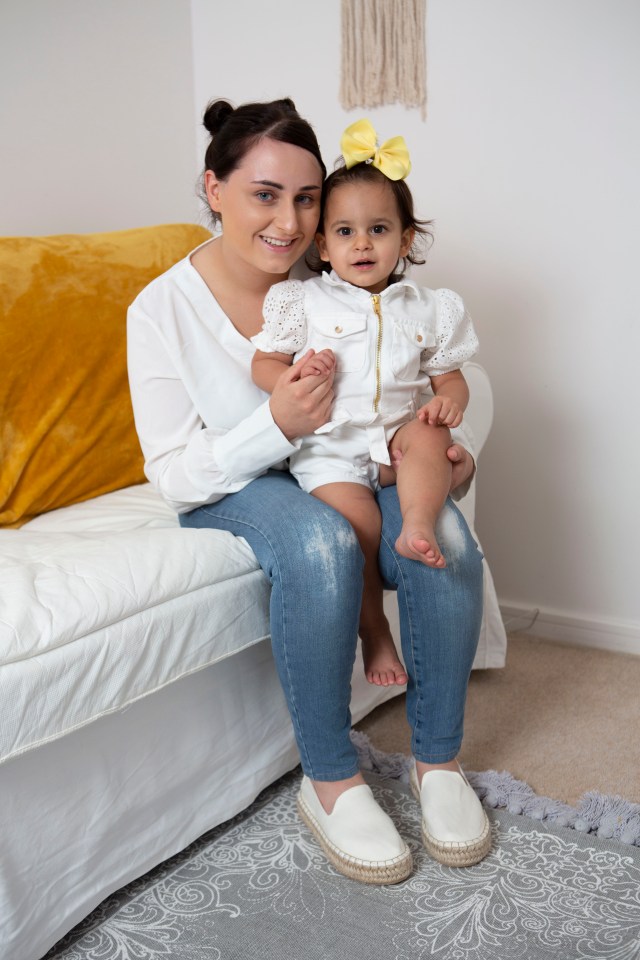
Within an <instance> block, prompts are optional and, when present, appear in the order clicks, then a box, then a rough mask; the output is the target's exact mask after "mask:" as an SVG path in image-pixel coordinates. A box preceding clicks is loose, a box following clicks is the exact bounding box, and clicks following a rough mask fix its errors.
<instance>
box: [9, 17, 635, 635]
mask: <svg viewBox="0 0 640 960" xmlns="http://www.w3.org/2000/svg"><path fill="white" fill-rule="evenodd" d="M190 26H191V29H192V34H191V36H190V35H189V30H190ZM639 27H640V7H638V6H637V4H636V2H635V0H615V2H612V3H609V4H604V3H601V2H597V0H562V2H561V3H559V2H558V0H522V2H520V3H514V2H513V0H483V2H482V3H478V2H477V0H429V3H428V10H427V28H428V88H429V89H428V95H429V107H428V118H427V121H426V123H423V122H422V121H421V120H420V116H419V113H418V112H417V111H408V110H405V109H404V108H403V107H401V106H392V107H385V108H383V109H379V110H372V111H366V113H367V114H368V115H369V116H370V117H371V118H372V120H373V122H374V124H375V125H376V127H377V128H378V130H379V132H380V135H381V136H382V137H383V138H386V137H387V136H392V135H395V134H397V133H402V134H403V135H404V136H405V137H406V139H407V141H408V143H409V146H410V149H411V153H412V158H413V163H414V171H413V173H412V174H411V178H410V181H409V182H410V185H411V187H412V189H413V191H414V194H415V197H416V202H417V208H418V210H419V212H420V214H421V215H423V216H427V217H433V218H434V219H435V220H436V243H435V246H434V248H433V250H432V253H431V255H430V257H429V263H428V264H427V266H426V267H424V268H421V269H420V271H419V272H418V274H417V278H418V279H419V280H420V281H421V282H424V283H427V284H429V285H430V286H434V287H436V286H443V285H447V286H451V287H453V288H454V289H456V290H458V291H459V292H460V293H461V294H462V295H463V296H464V297H465V300H466V301H467V302H468V304H469V306H470V308H471V310H472V313H473V315H474V318H475V320H476V325H477V327H478V331H479V334H480V337H481V341H482V348H481V353H480V356H479V359H480V360H481V362H482V363H483V364H484V365H485V366H486V367H487V369H488V370H489V373H490V375H491V379H492V383H493V387H494V391H495V400H496V418H495V426H494V429H493V432H492V435H491V437H490V439H489V442H488V444H487V447H486V448H485V451H484V453H483V456H482V462H481V469H480V475H479V482H478V495H479V502H478V510H477V525H478V530H479V533H480V536H481V539H482V542H483V546H484V548H485V551H486V553H487V556H488V558H489V560H490V563H491V567H492V570H493V574H494V578H495V580H496V586H497V589H498V593H499V596H500V598H501V600H503V602H504V603H505V604H507V605H511V606H513V607H515V608H518V607H520V608H533V607H539V608H541V609H542V611H543V618H546V619H545V623H546V628H545V632H547V633H551V634H552V633H553V625H554V622H555V623H556V624H558V623H561V624H562V623H564V626H565V627H566V626H567V624H569V625H572V626H571V629H572V630H573V633H574V634H576V635H579V634H580V631H582V633H583V634H585V631H587V629H588V626H589V625H592V626H593V628H594V631H595V633H596V634H597V635H598V636H600V635H604V636H605V637H606V636H613V635H614V634H615V633H616V631H617V634H618V635H620V636H621V635H626V636H627V637H631V638H632V639H633V642H636V641H637V648H638V650H639V651H640V590H638V588H637V579H638V578H637V573H636V569H637V564H636V560H635V549H634V548H635V543H636V541H637V540H638V534H639V533H640V529H639V527H640V524H639V521H638V508H637V503H638V499H637V496H636V495H635V494H634V490H635V487H636V486H637V481H636V477H637V476H638V474H639V473H640V456H639V453H638V443H637V440H636V437H637V435H638V429H637V426H636V423H635V420H634V419H633V417H634V415H635V416H637V413H638V403H637V400H636V395H637V391H636V388H635V386H634V385H633V384H634V374H635V358H636V356H637V355H638V353H639V347H640V344H639V342H638V340H639V337H638V326H639V325H638V323H637V322H636V321H635V316H634V312H635V283H634V282H633V281H632V278H634V280H635V277H634V266H635V263H634V261H635V259H636V255H637V251H638V242H637V224H638V223H639V222H640V217H639V215H638V214H639V213H640V211H639V210H638V206H639V200H638V197H639V192H638V185H637V180H638V174H637V170H638V169H639V168H640V164H639V160H640V157H639V153H640V150H639V146H640V134H639V131H638V121H637V116H638V109H637V104H638V92H639V83H638V81H639V79H640V78H639V72H640V68H639V65H638V63H639V59H640V58H638V57H637V56H636V51H635V46H636V38H637V36H638V35H639V32H638V28H639ZM339 37H340V0H325V2H324V3H323V4H322V6H321V7H319V6H318V5H317V4H316V3H313V4H312V3H310V2H308V0H307V2H304V0H279V2H278V3H277V4H274V5H272V6H271V7H266V6H265V5H264V4H263V3H260V2H258V0H234V3H232V4H229V3H227V4H222V3H216V2H214V0H190V2H189V0H134V2H131V0H110V2H109V3H108V4H107V3H105V4H98V3H97V2H96V0H91V2H89V0H6V2H5V3H3V4H2V6H1V7H0V83H1V84H2V91H3V94H2V106H1V107H0V109H1V110H2V114H1V115H0V156H1V157H2V178H1V179H0V218H1V224H0V229H1V230H2V232H3V233H18V234H28V233H57V232H64V231H91V230H104V229H115V228H123V227H129V226H138V225H144V224H152V223H161V222H167V221H171V220H195V219H198V217H199V214H198V212H197V207H196V204H195V201H194V188H195V182H196V179H197V175H198V173H199V170H200V166H201V160H202V147H203V143H204V141H203V139H202V135H201V132H200V130H199V121H200V118H201V115H202V111H203V109H204V107H205V105H206V103H207V101H208V100H209V99H210V98H212V97H214V96H226V97H228V98H230V99H232V100H233V101H235V102H241V101H243V100H247V99H270V98H272V97H276V96H283V95H290V96H292V97H293V98H294V99H295V101H296V103H297V104H298V107H299V109H300V111H301V112H302V113H303V114H304V115H306V116H308V117H310V118H311V119H312V120H313V122H314V124H315V126H316V130H317V132H318V135H319V138H320V142H321V145H322V147H323V151H324V154H325V157H326V159H327V161H328V162H329V163H328V165H329V166H331V164H332V162H333V159H334V158H335V157H336V155H337V153H338V143H339V136H340V133H341V131H342V129H343V128H344V126H345V125H346V124H347V123H348V122H351V121H352V120H354V119H357V117H359V116H360V115H362V113H363V112H364V111H353V112H351V113H349V114H346V113H344V111H342V109H341V108H340V106H339V103H338V90H339V62H340V43H339ZM632 283H633V286H632ZM632 361H633V362H634V369H633V370H632ZM563 618H564V620H563ZM607 631H609V633H607ZM570 638H571V637H570Z"/></svg>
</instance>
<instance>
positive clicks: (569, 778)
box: [357, 635, 640, 804]
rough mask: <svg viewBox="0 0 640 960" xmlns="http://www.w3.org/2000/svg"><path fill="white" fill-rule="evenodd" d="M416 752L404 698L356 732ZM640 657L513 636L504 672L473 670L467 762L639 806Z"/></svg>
mask: <svg viewBox="0 0 640 960" xmlns="http://www.w3.org/2000/svg"><path fill="white" fill-rule="evenodd" d="M357 729H358V730H362V731H364V732H365V733H366V734H368V736H369V737H370V738H371V741H372V743H373V744H374V745H375V746H376V747H378V748H379V749H381V750H385V751H388V752H392V753H395V752H400V753H409V752H410V732H409V728H408V725H407V722H406V719H405V714H404V695H402V696H400V697H396V698H395V699H394V700H392V701H390V702H389V703H386V704H383V705H382V706H381V707H378V709H377V710H375V711H374V712H373V713H372V714H370V715H369V716H368V717H366V718H365V719H364V720H363V721H361V722H360V723H359V724H357ZM639 744H640V657H635V656H632V655H627V654H619V653H607V652H605V651H602V650H589V649H585V648H584V647H580V648H578V647H570V646H565V645H562V644H558V643H554V642H552V641H547V640H538V639H532V638H528V637H522V636H515V635H511V636H510V638H509V648H508V652H507V664H506V667H505V668H504V669H502V670H480V671H474V672H473V674H472V676H471V681H470V685H469V697H468V700H467V712H466V718H465V737H464V742H463V745H462V751H461V754H460V759H461V761H462V763H463V764H464V765H465V766H466V767H467V768H468V769H469V770H476V771H481V770H498V771H502V770H507V771H508V772H509V773H511V774H512V775H513V776H514V777H516V778H517V779H519V780H524V781H526V782H527V783H528V784H529V785H530V786H531V787H533V789H534V790H535V791H536V793H538V794H541V795H543V796H547V797H552V798H553V799H555V800H564V801H565V802H566V803H570V804H575V803H576V802H577V801H578V799H579V797H580V796H581V795H582V794H583V793H585V792H586V791H587V790H597V791H599V792H600V793H606V794H618V795H620V796H622V797H624V798H625V799H627V800H631V801H634V802H635V803H640V747H639Z"/></svg>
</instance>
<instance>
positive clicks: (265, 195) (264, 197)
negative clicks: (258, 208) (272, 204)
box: [256, 190, 273, 200]
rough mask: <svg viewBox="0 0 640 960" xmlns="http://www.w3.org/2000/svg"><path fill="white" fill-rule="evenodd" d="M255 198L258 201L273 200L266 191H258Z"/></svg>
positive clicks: (270, 194)
mask: <svg viewBox="0 0 640 960" xmlns="http://www.w3.org/2000/svg"><path fill="white" fill-rule="evenodd" d="M256 197H257V198H258V200H273V194H272V193H270V192H269V191H268V190H259V191H258V193H256Z"/></svg>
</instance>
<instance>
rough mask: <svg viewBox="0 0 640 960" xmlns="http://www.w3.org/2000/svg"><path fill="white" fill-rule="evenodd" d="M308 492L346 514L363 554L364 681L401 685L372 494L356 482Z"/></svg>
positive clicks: (403, 679)
mask: <svg viewBox="0 0 640 960" xmlns="http://www.w3.org/2000/svg"><path fill="white" fill-rule="evenodd" d="M312 492H313V495H314V497H317V498H318V499H319V500H322V501H323V502H324V503H328V504H329V506H331V507H333V508H334V509H335V510H337V511H338V512H339V513H341V514H342V516H343V517H346V519H347V520H348V521H349V523H350V524H351V526H352V527H353V529H354V530H355V533H356V536H357V538H358V541H359V543H360V547H361V548H362V552H363V554H364V584H363V591H362V609H361V612H360V636H361V638H362V655H363V658H364V672H365V674H366V677H367V680H368V681H369V683H376V684H378V685H379V686H383V687H386V686H389V684H391V683H398V684H401V685H402V684H405V683H406V682H407V680H408V677H407V673H406V671H405V669H404V667H403V666H402V664H401V662H400V660H399V659H398V654H397V652H396V648H395V645H394V643H393V638H392V636H391V629H390V627H389V621H388V620H387V618H386V616H385V614H384V610H383V607H382V580H381V579H380V573H379V572H378V551H379V549H380V530H381V528H382V520H381V517H380V511H379V510H378V505H377V503H376V501H375V497H374V495H373V493H372V492H371V490H370V489H369V487H365V486H363V485H362V484H360V483H325V484H323V485H322V486H321V487H316V488H315V490H313V491H312Z"/></svg>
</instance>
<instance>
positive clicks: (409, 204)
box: [307, 163, 433, 283]
mask: <svg viewBox="0 0 640 960" xmlns="http://www.w3.org/2000/svg"><path fill="white" fill-rule="evenodd" d="M350 183H386V184H388V185H389V187H391V190H392V191H393V195H394V197H395V200H396V205H397V207H398V214H399V216H400V224H401V226H402V230H403V231H404V230H408V229H411V230H414V231H415V239H414V241H413V243H412V244H411V249H410V250H409V252H408V253H407V255H406V256H405V257H401V258H400V260H399V261H398V264H397V265H396V269H395V270H394V272H393V273H392V274H391V276H390V277H389V283H396V282H397V281H398V280H401V279H402V277H403V276H404V274H405V272H406V269H407V263H412V264H421V263H425V262H426V261H425V259H424V257H422V256H421V255H420V251H421V249H422V248H424V247H428V246H430V245H431V243H432V242H433V233H432V231H431V229H430V227H431V224H432V221H431V220H418V219H417V218H416V215H415V213H414V211H413V197H412V195H411V191H410V190H409V187H408V186H407V184H406V183H405V182H404V180H390V179H389V178H388V177H385V175H384V173H382V172H381V171H380V170H378V169H377V167H374V166H373V164H371V163H357V164H356V165H355V166H353V167H350V168H349V169H347V167H346V166H345V165H344V163H342V165H341V166H339V167H337V168H336V169H335V170H334V171H333V173H330V174H329V176H328V177H327V179H326V180H325V182H324V184H323V187H322V201H321V206H320V226H319V227H318V230H319V232H320V233H322V232H323V231H324V217H325V211H326V208H327V200H328V199H329V197H330V195H331V192H332V191H333V190H336V189H337V188H338V187H342V186H344V185H345V184H350ZM307 266H308V267H309V268H310V269H311V270H314V271H315V272H316V273H320V272H321V271H323V270H324V271H328V270H331V264H329V263H327V262H326V261H325V260H321V259H320V256H319V254H318V253H317V251H316V250H312V252H311V253H310V254H309V255H308V257H307Z"/></svg>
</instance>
